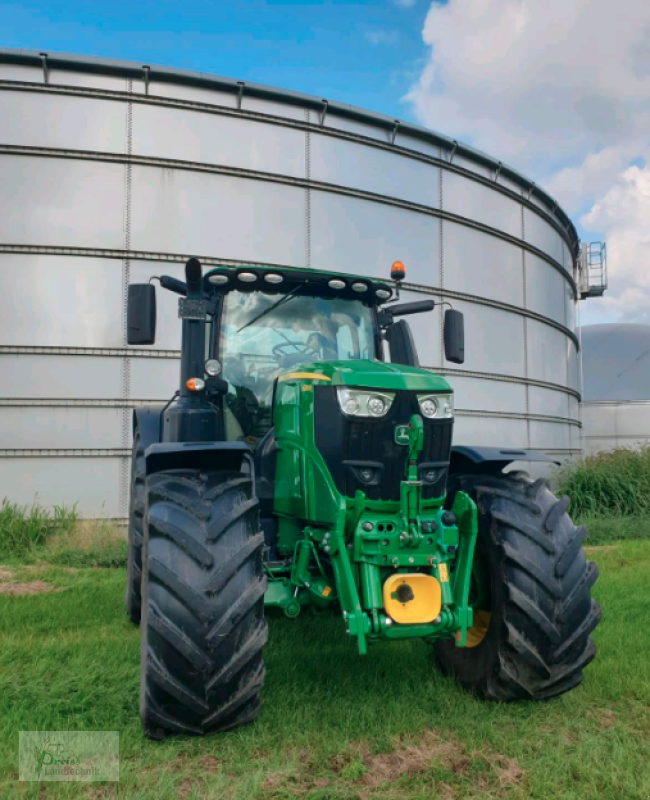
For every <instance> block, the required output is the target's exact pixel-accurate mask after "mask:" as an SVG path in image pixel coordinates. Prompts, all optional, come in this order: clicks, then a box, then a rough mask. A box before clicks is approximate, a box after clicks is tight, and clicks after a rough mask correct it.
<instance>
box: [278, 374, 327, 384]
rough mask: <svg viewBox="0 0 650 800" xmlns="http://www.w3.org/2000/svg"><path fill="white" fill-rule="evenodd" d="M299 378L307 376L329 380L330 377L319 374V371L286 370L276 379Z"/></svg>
mask: <svg viewBox="0 0 650 800" xmlns="http://www.w3.org/2000/svg"><path fill="white" fill-rule="evenodd" d="M300 378H307V379H309V380H312V381H331V380H332V379H331V378H328V377H327V375H321V374H320V372H286V373H285V374H284V375H280V377H279V378H278V381H280V382H282V381H295V380H298V379H300Z"/></svg>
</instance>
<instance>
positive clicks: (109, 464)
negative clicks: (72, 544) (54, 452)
mask: <svg viewBox="0 0 650 800" xmlns="http://www.w3.org/2000/svg"><path fill="white" fill-rule="evenodd" d="M0 452H2V451H0ZM120 466H121V460H120V459H119V458H111V457H92V456H91V457H74V456H70V457H56V456H54V457H51V456H39V457H27V458H22V457H20V458H4V457H2V456H0V486H3V487H5V491H6V488H7V487H9V488H10V491H9V492H7V494H8V497H9V499H10V500H11V501H12V502H14V503H19V504H21V505H27V504H30V505H31V504H32V503H34V502H36V503H38V504H39V505H41V506H44V507H51V506H60V505H65V506H67V507H68V508H71V507H72V506H73V505H75V504H76V507H77V512H78V513H79V514H80V516H82V517H108V518H115V517H120V516H121V515H122V510H121V507H120V503H119V485H120Z"/></svg>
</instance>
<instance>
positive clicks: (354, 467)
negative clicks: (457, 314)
mask: <svg viewBox="0 0 650 800" xmlns="http://www.w3.org/2000/svg"><path fill="white" fill-rule="evenodd" d="M419 413H420V407H419V405H418V401H417V397H416V395H415V394H414V393H413V392H407V391H401V392H396V394H395V400H394V401H393V404H392V406H391V408H390V411H389V412H388V414H387V415H386V416H385V417H383V418H382V419H361V418H358V417H357V418H351V419H348V418H347V417H345V416H344V415H343V414H342V412H341V409H340V407H339V404H338V400H337V397H336V388H335V387H333V386H316V387H314V427H315V430H314V438H315V442H316V447H317V448H318V450H319V451H320V453H321V455H322V456H323V459H324V460H325V463H326V464H327V467H328V469H329V471H330V473H331V475H332V478H333V479H334V483H335V484H336V488H337V489H338V490H339V492H341V494H344V495H346V496H347V497H354V494H355V492H356V490H357V489H360V490H361V491H362V492H365V494H366V496H367V497H368V498H370V499H371V500H399V485H400V481H403V480H405V477H406V476H405V466H406V456H407V454H408V447H405V446H404V445H400V444H397V443H396V442H395V428H396V426H397V425H407V424H408V422H409V420H410V418H411V415H412V414H419ZM423 422H424V447H423V449H422V452H421V453H420V456H419V458H418V467H419V472H420V478H421V479H422V478H423V475H424V473H426V472H428V471H430V470H433V471H435V473H436V475H435V479H434V480H433V481H428V482H427V481H426V480H425V481H424V487H423V497H424V498H425V499H429V498H432V497H440V496H441V495H442V494H444V491H445V485H446V482H447V469H448V466H449V455H450V452H451V437H452V428H453V419H441V420H427V419H425V418H424V417H423ZM346 462H347V463H346ZM350 462H352V463H350ZM364 464H365V465H367V468H370V469H373V470H374V473H375V478H374V479H373V481H372V482H371V483H366V482H364V481H363V480H362V479H361V477H360V471H361V470H362V469H363V465H364ZM423 465H430V466H428V467H424V466H423Z"/></svg>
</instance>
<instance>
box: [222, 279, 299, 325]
mask: <svg viewBox="0 0 650 800" xmlns="http://www.w3.org/2000/svg"><path fill="white" fill-rule="evenodd" d="M301 287H302V284H301V283H299V284H298V285H297V286H296V287H295V288H293V289H292V290H291V291H290V292H287V294H285V295H284V296H283V297H281V298H280V299H279V300H276V302H275V303H273V305H271V306H269V307H268V308H265V309H264V311H262V312H261V313H260V314H258V315H257V316H256V317H253V319H249V320H248V322H247V323H246V324H245V325H242V326H241V328H240V329H239V330H238V331H237V333H241V332H242V331H243V330H244V328H248V326H249V325H252V324H253V323H254V322H257V320H258V319H262V317H265V316H266V315H267V314H270V313H271V311H275V309H276V308H279V307H280V306H281V305H282V304H283V303H286V302H287V300H291V298H292V297H295V293H296V292H297V291H298V289H300V288H301Z"/></svg>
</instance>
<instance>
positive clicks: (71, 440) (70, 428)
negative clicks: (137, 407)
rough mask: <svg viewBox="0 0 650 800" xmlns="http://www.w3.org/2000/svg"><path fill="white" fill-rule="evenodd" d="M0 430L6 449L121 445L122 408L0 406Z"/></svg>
mask: <svg viewBox="0 0 650 800" xmlns="http://www.w3.org/2000/svg"><path fill="white" fill-rule="evenodd" d="M0 430H2V448H5V449H12V450H13V449H17V450H19V449H28V450H32V449H36V450H38V449H46V450H66V449H80V448H81V449H83V448H100V449H105V448H119V447H121V442H122V438H121V437H122V409H121V408H93V407H84V406H78V405H72V406H62V407H58V406H41V405H37V406H29V405H26V406H0Z"/></svg>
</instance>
